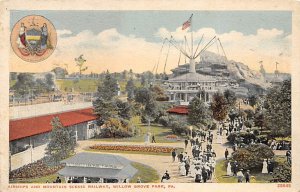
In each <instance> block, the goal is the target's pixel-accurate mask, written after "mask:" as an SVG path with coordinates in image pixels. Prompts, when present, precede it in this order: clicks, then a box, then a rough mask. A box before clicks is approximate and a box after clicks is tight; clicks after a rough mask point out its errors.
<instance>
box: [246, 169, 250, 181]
mask: <svg viewBox="0 0 300 192" xmlns="http://www.w3.org/2000/svg"><path fill="white" fill-rule="evenodd" d="M245 180H246V183H250V170H247V172H246V173H245Z"/></svg>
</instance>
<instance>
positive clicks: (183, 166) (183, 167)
mask: <svg viewBox="0 0 300 192" xmlns="http://www.w3.org/2000/svg"><path fill="white" fill-rule="evenodd" d="M179 174H180V175H181V176H185V163H184V162H181V163H180V164H179Z"/></svg>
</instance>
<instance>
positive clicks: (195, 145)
mask: <svg viewBox="0 0 300 192" xmlns="http://www.w3.org/2000/svg"><path fill="white" fill-rule="evenodd" d="M212 141H213V134H212V133H211V132H210V131H209V132H207V133H206V132H199V133H197V134H196V135H195V137H192V138H191V139H190V140H188V139H185V140H184V146H185V151H184V152H180V153H177V152H176V151H175V149H174V150H173V151H172V160H173V162H175V161H176V157H177V161H178V172H179V175H180V176H185V177H192V178H194V181H195V182H196V183H206V182H207V181H211V180H212V179H213V174H214V171H215V166H216V153H215V152H214V150H213V148H212ZM189 145H190V147H189ZM188 150H189V151H188ZM188 152H190V153H188ZM189 154H191V155H189Z"/></svg>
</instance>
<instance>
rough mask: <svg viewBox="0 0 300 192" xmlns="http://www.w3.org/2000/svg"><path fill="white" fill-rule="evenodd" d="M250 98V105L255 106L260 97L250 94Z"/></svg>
mask: <svg viewBox="0 0 300 192" xmlns="http://www.w3.org/2000/svg"><path fill="white" fill-rule="evenodd" d="M248 100H249V105H250V106H252V107H254V106H255V105H256V104H257V102H258V98H257V97H256V96H255V95H250V96H249V97H248Z"/></svg>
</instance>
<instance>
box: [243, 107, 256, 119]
mask: <svg viewBox="0 0 300 192" xmlns="http://www.w3.org/2000/svg"><path fill="white" fill-rule="evenodd" d="M244 112H245V113H246V116H247V119H248V120H250V119H253V118H254V112H253V110H251V109H246V110H245V111H244Z"/></svg>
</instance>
